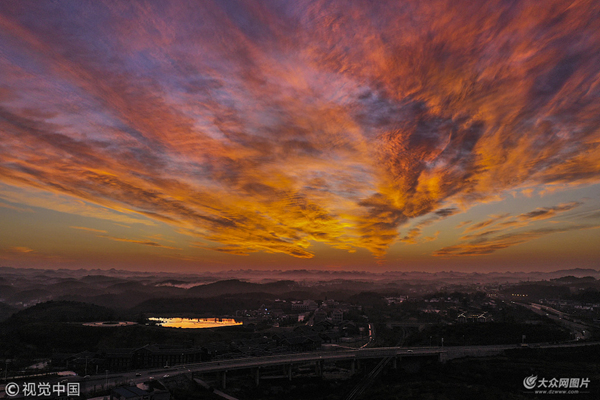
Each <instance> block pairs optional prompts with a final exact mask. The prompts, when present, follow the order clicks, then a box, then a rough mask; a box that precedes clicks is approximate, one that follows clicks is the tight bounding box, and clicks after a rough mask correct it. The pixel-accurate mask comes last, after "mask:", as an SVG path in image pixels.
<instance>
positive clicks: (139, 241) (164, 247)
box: [99, 235, 181, 250]
mask: <svg viewBox="0 0 600 400" xmlns="http://www.w3.org/2000/svg"><path fill="white" fill-rule="evenodd" d="M99 237H102V238H105V239H110V240H115V241H117V242H127V243H135V244H142V245H144V246H150V247H160V248H161V249H168V250H181V249H180V248H178V247H172V246H165V245H163V244H160V243H157V242H153V241H151V240H135V239H127V238H120V237H114V236H108V235H100V236H99Z"/></svg>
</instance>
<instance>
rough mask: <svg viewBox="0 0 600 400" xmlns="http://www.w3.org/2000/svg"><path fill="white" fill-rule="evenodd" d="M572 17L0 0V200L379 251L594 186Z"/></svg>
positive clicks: (313, 4) (591, 113)
mask: <svg viewBox="0 0 600 400" xmlns="http://www.w3.org/2000/svg"><path fill="white" fill-rule="evenodd" d="M562 4H563V3H562V2H560V1H558V0H549V1H548V2H547V3H545V6H544V7H543V8H540V7H539V5H538V4H536V3H534V2H527V1H518V0H517V1H514V2H503V1H495V0H494V1H485V2H477V1H475V2H473V1H458V2H457V1H449V0H448V1H443V0H442V1H437V2H435V4H432V3H430V2H425V1H390V2H376V3H361V2H354V3H347V2H338V3H336V2H320V1H306V2H305V1H300V2H288V3H281V2H277V4H270V3H268V2H267V3H264V2H235V1H234V2H233V3H229V2H202V3H199V4H193V5H192V4H190V3H188V2H183V1H170V2H165V3H161V2H150V3H137V2H136V3H121V2H102V1H97V2H70V3H69V4H68V6H67V5H65V4H60V3H58V4H56V3H54V2H2V3H0V43H2V49H3V54H5V57H3V58H2V60H0V143H1V144H0V160H1V161H0V181H1V182H3V183H4V184H3V186H2V188H1V189H2V190H0V198H2V199H5V200H7V201H10V202H13V203H14V204H24V205H28V206H31V207H44V208H48V209H52V210H56V211H60V212H69V213H73V214H78V215H84V216H93V217H95V218H102V219H106V220H110V221H113V222H117V223H123V224H127V225H130V224H134V223H143V224H146V225H151V224H152V223H153V222H152V220H154V221H160V222H164V223H166V224H169V225H171V226H173V227H175V229H177V230H179V231H180V232H185V233H186V234H188V235H190V236H192V237H194V238H198V240H200V241H201V242H200V243H203V244H202V245H203V246H206V247H207V248H211V249H213V250H216V251H221V252H227V253H232V254H249V253H252V252H259V251H262V252H267V253H269V252H270V253H284V254H288V255H291V256H294V257H304V258H309V257H312V256H313V255H314V253H313V250H312V249H311V243H312V242H315V241H316V242H322V243H325V244H327V245H329V246H331V247H334V248H338V249H344V250H348V251H354V250H355V249H357V248H365V249H368V250H369V251H371V252H372V253H373V254H374V255H376V256H378V257H382V256H383V255H384V254H385V252H386V251H387V249H388V248H389V246H390V245H391V244H393V243H394V242H396V241H397V240H400V241H403V242H407V243H411V242H414V241H416V240H417V238H418V237H419V235H421V229H422V228H423V227H424V226H426V225H423V224H421V225H415V226H414V227H412V228H411V229H412V230H409V231H408V232H407V233H404V236H399V227H400V226H405V225H408V226H410V225H409V224H410V223H411V221H413V219H414V218H417V217H423V218H427V216H428V215H430V216H431V218H433V219H430V220H428V221H430V224H433V223H434V222H435V221H437V220H439V219H440V218H443V217H444V216H445V215H443V210H453V209H454V208H453V207H452V205H453V204H455V205H457V207H458V206H460V207H461V210H466V209H467V208H469V207H470V206H472V205H474V204H478V203H480V202H482V201H488V200H490V199H496V198H499V197H501V196H502V194H503V193H504V192H506V191H508V190H516V189H518V188H521V187H533V186H536V187H537V186H539V187H540V188H541V189H540V193H542V192H544V187H546V188H547V187H550V186H552V187H558V186H561V187H568V186H569V185H574V184H581V183H591V182H600V146H598V143H599V140H600V136H599V135H600V133H599V132H600V131H599V130H598V129H597V127H598V117H597V116H598V115H599V110H598V96H600V34H599V33H598V29H597V28H596V25H597V24H596V20H595V18H596V15H597V12H598V7H599V6H598V4H597V3H595V2H591V1H581V2H576V3H573V4H572V5H571V6H569V7H563V6H562ZM559 211H561V210H559V209H555V210H552V209H540V210H536V211H532V212H533V213H534V214H531V215H530V216H527V215H523V216H520V217H519V218H522V219H519V218H517V220H518V221H521V222H525V221H526V220H539V219H541V218H546V217H548V216H550V215H551V214H552V213H556V212H559ZM440 212H442V214H438V213H440ZM453 212H454V211H453ZM446 216H447V215H446ZM505 222H506V221H505ZM508 222H511V223H512V222H515V221H508ZM484 223H488V225H482V224H484ZM494 223H502V221H500V219H498V220H496V221H491V222H490V221H489V220H488V221H483V222H479V223H474V224H473V225H472V226H471V227H470V228H469V232H475V231H476V230H477V229H484V228H485V229H487V228H488V227H490V226H493V224H494ZM112 240H121V241H131V242H133V243H140V244H145V245H148V246H153V247H157V246H161V247H166V246H163V245H160V244H158V243H157V242H155V241H148V242H145V241H136V240H133V239H131V240H130V239H121V238H112ZM194 240H195V239H194ZM507 240H508V239H507ZM512 240H517V241H518V240H524V237H522V239H518V238H517V239H515V238H513V239H512ZM207 242H212V243H213V244H212V245H210V244H206V243H207ZM506 242H507V241H506V240H505V241H504V242H503V243H506ZM166 248H168V247H166Z"/></svg>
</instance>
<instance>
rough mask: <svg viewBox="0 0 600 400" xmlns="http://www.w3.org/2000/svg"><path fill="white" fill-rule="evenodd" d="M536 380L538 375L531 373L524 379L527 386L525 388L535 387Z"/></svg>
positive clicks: (524, 384)
mask: <svg viewBox="0 0 600 400" xmlns="http://www.w3.org/2000/svg"><path fill="white" fill-rule="evenodd" d="M536 382H537V376H533V375H531V376H528V377H527V378H525V379H523V386H525V389H533V388H534V387H535V384H536Z"/></svg>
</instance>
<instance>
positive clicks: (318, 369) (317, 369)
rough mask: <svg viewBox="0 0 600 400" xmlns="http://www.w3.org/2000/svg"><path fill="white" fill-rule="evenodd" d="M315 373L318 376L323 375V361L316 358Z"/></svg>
mask: <svg viewBox="0 0 600 400" xmlns="http://www.w3.org/2000/svg"><path fill="white" fill-rule="evenodd" d="M315 374H317V375H318V376H320V377H323V361H322V360H317V361H315Z"/></svg>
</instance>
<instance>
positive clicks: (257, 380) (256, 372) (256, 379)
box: [254, 368, 260, 386]
mask: <svg viewBox="0 0 600 400" xmlns="http://www.w3.org/2000/svg"><path fill="white" fill-rule="evenodd" d="M254 382H255V383H256V386H258V384H259V383H260V368H256V369H255V370H254Z"/></svg>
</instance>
